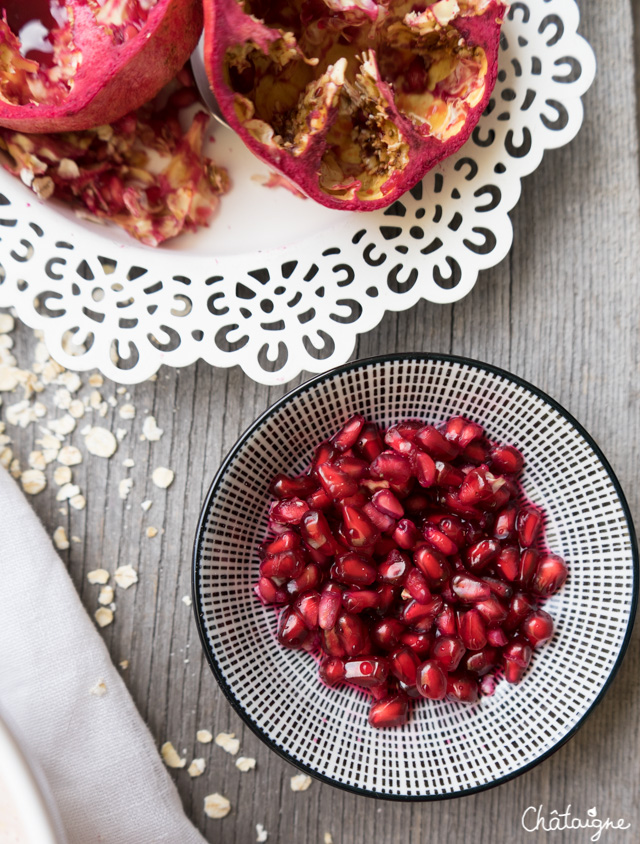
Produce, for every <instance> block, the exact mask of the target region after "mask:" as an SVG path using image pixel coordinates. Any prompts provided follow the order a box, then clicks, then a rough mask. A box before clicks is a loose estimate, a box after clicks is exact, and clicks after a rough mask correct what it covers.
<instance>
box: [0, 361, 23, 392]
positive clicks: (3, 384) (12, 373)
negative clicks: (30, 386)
mask: <svg viewBox="0 0 640 844" xmlns="http://www.w3.org/2000/svg"><path fill="white" fill-rule="evenodd" d="M18 383H19V381H18V370H17V369H16V368H15V367H14V366H0V392H2V393H10V392H11V390H15V388H16V387H17V386H18Z"/></svg>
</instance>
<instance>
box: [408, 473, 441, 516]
mask: <svg viewBox="0 0 640 844" xmlns="http://www.w3.org/2000/svg"><path fill="white" fill-rule="evenodd" d="M416 468H417V467H416ZM433 470H434V476H433V477H434V479H435V464H434V467H433ZM416 474H417V473H416ZM419 480H420V479H419V477H418V481H419ZM403 505H404V509H405V512H407V513H409V514H410V515H419V514H420V513H422V511H423V510H426V509H427V507H430V506H431V499H430V498H429V497H428V496H427V495H425V494H424V493H421V492H414V493H412V494H411V495H409V496H408V497H407V498H405V499H404V501H403Z"/></svg>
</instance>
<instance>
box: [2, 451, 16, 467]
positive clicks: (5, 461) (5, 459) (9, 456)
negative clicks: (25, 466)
mask: <svg viewBox="0 0 640 844" xmlns="http://www.w3.org/2000/svg"><path fill="white" fill-rule="evenodd" d="M12 460H13V450H12V449H10V448H8V447H7V448H3V449H2V450H0V465H1V466H4V468H5V469H8V468H9V466H10V465H11V461H12Z"/></svg>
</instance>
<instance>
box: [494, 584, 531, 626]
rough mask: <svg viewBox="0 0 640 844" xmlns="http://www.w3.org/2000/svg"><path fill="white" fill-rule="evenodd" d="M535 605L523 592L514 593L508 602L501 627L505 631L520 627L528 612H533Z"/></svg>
mask: <svg viewBox="0 0 640 844" xmlns="http://www.w3.org/2000/svg"><path fill="white" fill-rule="evenodd" d="M535 608H536V607H535V604H534V603H533V601H531V599H530V598H528V597H527V596H526V595H525V594H524V592H516V594H515V595H514V596H513V598H512V599H511V601H510V602H509V612H508V613H507V617H506V618H505V620H504V624H503V625H502V626H503V627H504V629H505V630H509V631H510V630H515V629H516V628H517V627H520V625H521V624H522V622H523V621H524V620H525V618H526V617H527V616H528V615H529V613H530V612H532V611H533V610H535Z"/></svg>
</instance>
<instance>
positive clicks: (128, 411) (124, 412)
mask: <svg viewBox="0 0 640 844" xmlns="http://www.w3.org/2000/svg"><path fill="white" fill-rule="evenodd" d="M118 415H119V416H120V419H135V416H136V409H135V407H134V406H133V405H132V404H123V405H122V407H121V408H120V410H119V411H118Z"/></svg>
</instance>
